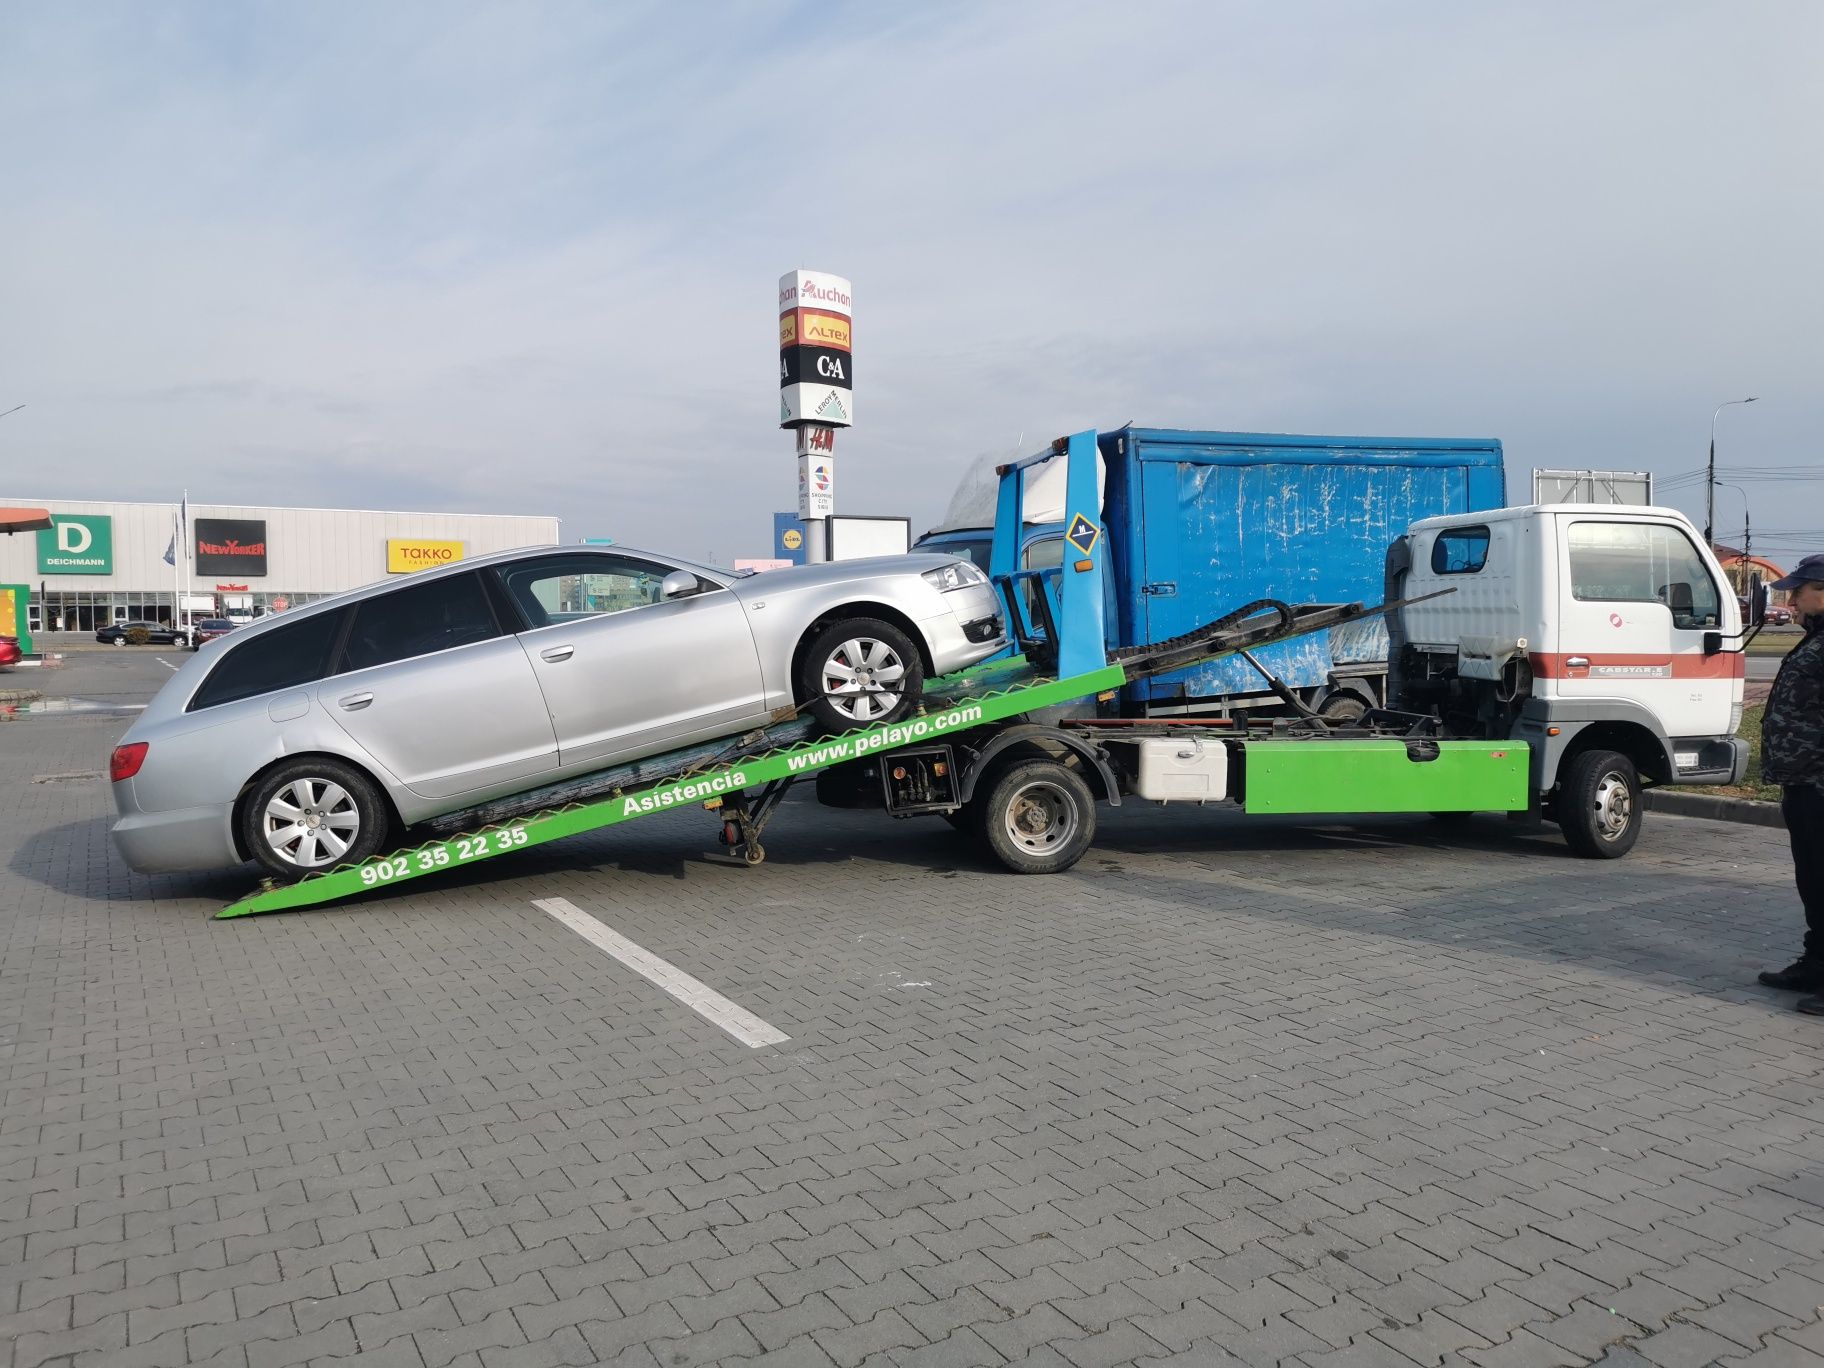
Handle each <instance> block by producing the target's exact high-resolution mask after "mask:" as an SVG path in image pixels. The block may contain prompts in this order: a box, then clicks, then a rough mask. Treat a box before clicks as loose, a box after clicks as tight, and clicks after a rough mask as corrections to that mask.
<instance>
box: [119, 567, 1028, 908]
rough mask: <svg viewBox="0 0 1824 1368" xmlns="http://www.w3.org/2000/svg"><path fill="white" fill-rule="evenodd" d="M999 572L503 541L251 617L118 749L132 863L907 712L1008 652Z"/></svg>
mask: <svg viewBox="0 0 1824 1368" xmlns="http://www.w3.org/2000/svg"><path fill="white" fill-rule="evenodd" d="M1005 644H1006V642H1005V641H1004V639H1003V637H1002V622H1001V614H1000V606H999V600H998V598H997V597H996V595H995V593H994V591H993V589H992V587H991V586H990V585H989V583H988V577H987V576H986V575H984V574H983V573H982V572H981V571H980V570H978V569H977V568H976V567H975V566H974V565H972V564H970V563H969V562H967V561H962V560H958V559H957V558H956V557H954V556H949V555H940V554H926V555H918V554H913V555H902V556H888V557H880V558H878V559H871V560H854V561H838V562H835V563H833V564H822V565H806V566H796V567H792V568H790V569H783V570H774V571H770V572H769V573H767V574H765V575H748V576H743V575H738V574H736V573H734V572H731V571H726V570H720V569H715V568H713V567H710V566H703V565H696V564H693V563H691V562H687V561H680V560H675V559H671V558H667V557H660V556H655V555H651V554H649V553H647V552H643V551H634V550H630V549H628V548H624V547H618V546H617V547H591V548H578V547H546V548H539V549H535V550H530V551H511V552H503V553H501V554H498V555H494V556H488V557H482V558H478V559H474V560H467V561H463V562H461V563H459V564H456V565H450V566H443V567H439V568H438V569H435V570H426V571H422V572H420V573H418V574H416V575H413V576H412V577H411V579H410V580H409V581H407V582H405V583H400V582H398V581H396V580H395V581H387V582H382V583H380V584H375V585H369V586H368V587H367V588H365V589H357V590H354V591H352V592H350V593H346V594H341V595H338V596H337V597H335V598H330V599H324V600H321V601H319V602H317V603H312V604H310V605H309V606H308V607H305V608H299V609H294V610H292V611H290V612H286V613H282V614H279V615H278V616H275V617H268V618H264V619H262V620H260V621H259V622H256V623H253V624H251V625H249V626H246V627H242V628H239V629H238V630H236V631H235V632H234V634H233V635H232V637H231V638H230V639H229V640H227V641H225V642H223V643H222V644H221V645H220V646H218V647H216V648H214V649H212V650H208V651H203V652H199V653H198V654H197V655H194V656H192V657H191V658H190V659H189V660H187V661H186V662H185V663H184V664H183V665H181V666H180V667H179V668H178V670H177V672H176V673H175V674H173V675H172V676H171V678H170V679H169V680H168V681H166V683H165V686H164V687H163V688H162V689H161V690H160V691H159V693H158V695H157V697H155V698H154V699H153V700H152V702H151V704H150V705H149V706H148V707H147V708H146V710H145V712H144V713H143V714H141V715H140V717H139V719H138V720H137V721H135V722H134V724H133V725H132V727H131V728H129V729H128V731H127V734H126V736H125V737H124V738H123V739H122V741H121V744H120V745H119V747H117V748H116V749H115V751H114V754H113V757H112V760H111V762H110V766H109V769H110V777H111V778H112V780H113V791H114V803H115V807H116V809H117V810H118V812H119V815H120V820H119V821H118V822H116V823H115V825H114V829H113V834H114V840H115V842H116V844H117V845H118V846H119V847H120V850H121V852H122V853H123V854H124V855H125V856H126V859H127V863H129V864H130V865H132V866H133V867H134V868H135V869H139V870H144V871H152V870H172V869H204V868H213V867H217V866H221V865H232V864H236V863H239V862H240V861H242V860H246V859H249V858H251V859H255V860H258V861H259V862H260V863H261V864H262V865H264V866H265V868H266V869H267V870H268V871H270V872H271V873H273V874H275V875H277V876H279V877H281V878H292V879H295V878H298V877H301V876H302V875H304V874H306V873H309V872H311V871H313V870H319V869H327V868H330V867H332V866H334V865H338V864H344V863H355V862H358V861H361V860H365V859H367V858H368V857H370V856H372V855H374V854H376V853H377V852H378V851H380V849H381V848H382V846H383V844H384V843H385V842H386V841H387V839H388V837H389V836H390V835H392V834H393V833H394V832H396V831H397V830H399V829H401V828H404V827H409V826H412V825H413V824H415V823H418V822H422V821H425V820H427V819H429V818H431V817H435V816H439V815H441V814H443V813H447V812H454V811H457V810H458V809H462V808H466V807H471V806H474V805H475V804H477V803H482V802H487V801H489V800H490V799H493V798H498V797H502V796H505V795H506V794H510V793H515V792H519V791H522V790H525V789H530V788H535V787H538V786H540V785H543V784H548V783H551V782H553V781H554V780H559V779H565V778H569V777H572V776H576V775H581V774H586V773H589V772H591V771H595V770H600V769H606V768H608V767H610V766H613V765H618V764H621V763H623V762H626V761H630V760H637V759H640V758H642V757H644V756H649V755H654V754H657V753H659V752H662V751H670V750H677V749H680V748H683V747H686V746H691V745H695V744H699V743H702V742H705V741H709V740H712V739H714V738H719V737H727V736H735V735H739V734H740V733H742V732H744V731H747V730H749V729H751V728H754V727H758V726H764V725H766V724H768V723H770V722H774V721H779V720H781V719H782V718H784V717H786V716H789V715H790V714H791V713H792V712H793V711H795V710H798V709H802V710H804V711H806V712H808V713H810V714H812V715H813V716H814V717H815V718H816V720H817V722H818V723H819V725H821V726H822V727H823V728H824V729H825V730H828V731H838V732H840V731H848V730H851V729H853V728H855V727H858V726H864V725H875V724H879V723H883V722H889V721H892V720H894V719H895V718H898V717H900V716H903V715H904V714H905V713H907V712H909V711H911V709H912V708H913V707H915V706H916V705H917V703H918V701H919V699H920V698H921V696H922V691H923V686H924V681H925V679H926V677H927V676H931V675H942V674H948V673H950V672H951V671H953V670H959V669H962V668H963V667H965V666H968V665H973V664H974V663H976V662H977V661H979V660H983V659H985V658H987V657H988V656H991V655H993V654H995V653H996V652H997V651H999V650H1000V649H1001V648H1002V647H1003V646H1004V645H1005Z"/></svg>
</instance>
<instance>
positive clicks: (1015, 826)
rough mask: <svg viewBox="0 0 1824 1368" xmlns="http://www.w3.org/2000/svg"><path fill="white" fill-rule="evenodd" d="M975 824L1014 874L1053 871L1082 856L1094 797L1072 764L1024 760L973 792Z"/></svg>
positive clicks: (1091, 833) (1090, 836)
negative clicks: (985, 788) (976, 794)
mask: <svg viewBox="0 0 1824 1368" xmlns="http://www.w3.org/2000/svg"><path fill="white" fill-rule="evenodd" d="M971 806H972V807H976V808H978V809H979V812H978V815H977V822H978V829H979V830H980V832H981V836H982V840H983V843H984V844H986V846H987V847H988V850H989V853H990V854H992V855H993V856H994V858H995V859H997V860H999V861H1000V862H1001V863H1002V864H1004V865H1006V866H1007V868H1009V869H1011V870H1012V871H1013V872H1014V873H1015V874H1056V873H1059V872H1060V871H1062V870H1066V869H1069V868H1070V867H1071V866H1072V865H1074V864H1075V863H1076V862H1077V861H1078V860H1080V859H1082V858H1083V852H1084V851H1086V850H1088V849H1089V844H1090V842H1091V841H1093V840H1094V839H1095V836H1096V800H1095V798H1094V797H1093V796H1092V795H1091V794H1090V791H1089V785H1088V784H1086V783H1084V782H1083V779H1082V776H1080V775H1079V774H1077V772H1076V771H1075V770H1072V769H1069V768H1068V767H1066V766H1064V765H1061V764H1059V763H1058V762H1057V761H1055V760H1027V761H1024V762H1022V763H1020V764H1017V765H1014V766H1012V767H1010V768H1009V769H1007V770H1004V771H1003V772H1002V773H1001V774H1000V775H999V776H997V777H996V779H995V781H994V783H993V784H992V785H990V787H989V789H988V792H987V793H986V794H983V795H981V796H979V797H978V798H977V799H976V801H975V802H974V803H972V804H971Z"/></svg>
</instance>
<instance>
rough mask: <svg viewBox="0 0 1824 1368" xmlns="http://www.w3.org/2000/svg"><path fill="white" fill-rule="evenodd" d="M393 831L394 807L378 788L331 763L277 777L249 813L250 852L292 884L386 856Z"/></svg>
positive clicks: (313, 761) (279, 771)
mask: <svg viewBox="0 0 1824 1368" xmlns="http://www.w3.org/2000/svg"><path fill="white" fill-rule="evenodd" d="M387 829H388V818H387V807H386V799H385V798H384V797H382V796H381V793H380V790H379V789H378V788H377V787H375V785H374V782H373V780H371V779H369V778H368V777H367V776H366V775H365V774H363V773H361V771H360V770H358V769H356V768H355V767H354V766H352V765H347V764H344V763H342V762H341V761H339V760H331V759H329V758H327V757H306V758H304V759H301V760H291V761H287V762H286V763H285V764H282V765H279V766H277V767H276V768H274V769H272V770H271V771H269V772H268V773H267V774H266V775H265V776H264V777H263V778H262V779H261V780H260V782H259V783H258V784H256V785H255V786H254V789H253V792H252V793H251V794H250V795H249V796H248V799H247V802H246V805H245V806H244V807H243V808H242V809H241V837H242V839H243V840H244V841H245V842H246V845H247V849H248V850H249V851H250V852H252V854H253V858H254V859H256V860H258V861H259V862H260V863H261V864H262V865H264V866H265V867H266V869H267V870H268V871H269V872H270V873H272V874H273V875H274V876H276V877H277V878H280V879H284V880H286V881H287V882H290V881H294V880H297V879H301V878H303V877H304V876H305V875H306V874H315V873H319V872H321V871H323V870H326V869H334V868H335V867H336V866H337V865H345V864H359V863H361V861H363V860H366V859H369V858H371V857H372V856H375V855H378V854H379V853H380V846H381V844H382V842H384V841H385V840H386V833H387Z"/></svg>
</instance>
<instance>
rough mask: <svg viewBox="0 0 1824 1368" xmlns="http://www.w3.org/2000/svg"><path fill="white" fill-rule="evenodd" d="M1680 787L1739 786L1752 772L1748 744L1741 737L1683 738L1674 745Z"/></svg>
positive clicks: (1677, 739)
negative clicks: (1698, 785)
mask: <svg viewBox="0 0 1824 1368" xmlns="http://www.w3.org/2000/svg"><path fill="white" fill-rule="evenodd" d="M1670 745H1671V750H1672V762H1673V765H1674V766H1675V768H1676V771H1677V774H1678V778H1677V780H1676V781H1675V782H1677V783H1680V784H1739V783H1741V782H1742V779H1743V778H1744V777H1745V776H1746V775H1747V773H1748V743H1747V742H1746V741H1744V740H1742V738H1741V737H1739V736H1679V737H1674V738H1673V739H1672V741H1671V743H1670Z"/></svg>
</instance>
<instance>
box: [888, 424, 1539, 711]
mask: <svg viewBox="0 0 1824 1368" xmlns="http://www.w3.org/2000/svg"><path fill="white" fill-rule="evenodd" d="M1098 446H1099V450H1100V455H1101V462H1102V475H1103V492H1102V522H1103V532H1104V535H1105V536H1106V537H1107V538H1108V552H1109V556H1108V566H1109V570H1110V574H1109V575H1108V577H1107V580H1106V584H1107V599H1108V601H1107V604H1106V612H1105V619H1106V624H1107V634H1108V645H1109V648H1110V649H1111V650H1112V649H1117V648H1122V647H1130V646H1140V645H1145V644H1146V643H1149V642H1158V641H1166V640H1169V639H1170V638H1172V637H1176V636H1179V635H1182V634H1183V633H1185V632H1189V631H1192V630H1194V629H1195V628H1197V627H1199V626H1202V625H1203V624H1204V623H1206V622H1210V621H1212V620H1214V619H1215V618H1218V617H1220V616H1222V615H1223V614H1224V613H1227V612H1229V611H1231V610H1232V609H1234V608H1238V607H1240V606H1241V605H1242V604H1244V603H1247V602H1250V601H1251V600H1254V599H1261V598H1274V599H1280V600H1282V601H1284V602H1287V603H1301V604H1316V603H1351V602H1362V603H1370V604H1372V603H1378V602H1380V601H1381V599H1382V597H1383V593H1382V586H1383V578H1384V573H1385V564H1384V562H1385V557H1386V553H1387V548H1388V546H1389V545H1391V544H1392V543H1393V542H1394V541H1395V540H1396V539H1398V538H1399V537H1401V536H1403V535H1404V534H1405V532H1406V529H1407V528H1408V527H1409V526H1410V525H1411V524H1412V523H1414V522H1416V521H1417V520H1418V519H1420V518H1429V517H1432V516H1434V515H1436V514H1440V513H1469V512H1475V511H1477V510H1480V509H1486V508H1499V507H1501V506H1502V505H1503V504H1504V503H1505V502H1506V477H1505V472H1504V469H1503V466H1502V456H1501V443H1500V442H1498V441H1496V440H1494V439H1492V438H1471V439H1456V438H1429V437H1311V436H1297V435H1291V434H1285V433H1263V432H1188V431H1178V430H1174V429H1168V428H1141V427H1131V426H1130V427H1125V428H1121V429H1119V430H1117V431H1114V432H1105V433H1102V434H1100V436H1099V439H1098ZM992 484H993V481H992V480H991V479H990V478H988V472H986V471H971V472H970V473H969V474H967V475H965V477H964V480H963V484H962V486H960V487H959V489H958V491H957V496H956V498H955V499H953V500H952V504H951V511H950V515H949V516H948V517H947V518H946V520H945V522H944V523H943V524H941V525H940V526H939V527H938V528H937V529H935V530H933V531H931V532H928V533H926V534H925V535H924V536H923V537H921V538H920V539H919V541H918V544H917V547H916V548H915V549H917V550H937V551H946V550H947V551H952V552H954V553H955V554H957V555H966V556H969V557H970V558H971V559H973V560H975V561H976V563H977V564H979V565H981V566H982V568H983V569H987V568H988V566H989V561H990V550H991V546H992V540H993V535H994V516H993V506H992V503H989V502H986V501H985V500H984V499H982V498H981V497H980V493H981V492H982V491H987V490H989V489H991V488H992ZM1048 498H1049V496H1048V494H1047V493H1046V492H1045V491H1044V490H1042V489H1034V490H1030V491H1029V492H1028V496H1027V505H1026V510H1025V518H1026V522H1025V526H1024V528H1023V530H1022V533H1021V545H1020V547H1019V549H1018V554H1017V557H1016V558H1014V560H1015V563H1016V564H1017V565H1018V566H1019V568H1021V569H1039V568H1042V567H1044V566H1050V565H1057V564H1059V563H1060V562H1061V560H1062V555H1063V547H1064V542H1063V533H1064V527H1063V517H1064V514H1063V511H1062V507H1061V505H1059V506H1057V507H1052V506H1049V504H1048ZM977 509H979V510H980V511H979V513H978V512H977V511H976V510H977ZM1256 659H1258V660H1259V661H1260V663H1261V665H1262V666H1263V667H1264V668H1266V669H1267V670H1270V671H1271V672H1272V673H1273V674H1274V675H1276V676H1277V677H1278V678H1279V679H1280V680H1281V681H1283V682H1284V684H1285V685H1286V686H1287V687H1288V688H1290V689H1291V690H1292V691H1293V692H1294V693H1295V694H1296V695H1297V696H1298V698H1299V700H1300V701H1301V702H1302V703H1303V704H1304V705H1305V706H1307V707H1310V708H1313V709H1316V710H1317V711H1319V712H1322V713H1324V714H1326V715H1327V716H1330V717H1333V718H1339V719H1340V718H1350V717H1356V716H1360V715H1361V713H1362V712H1363V711H1364V710H1366V709H1367V708H1370V707H1374V706H1378V705H1380V704H1382V703H1384V702H1385V701H1386V687H1387V627H1386V622H1385V619H1383V618H1380V617H1375V618H1370V619H1367V620H1366V621H1360V622H1354V623H1350V624H1347V625H1345V626H1343V627H1339V628H1335V629H1333V630H1332V631H1331V632H1330V633H1328V634H1327V635H1326V634H1322V633H1320V634H1317V635H1315V636H1311V637H1306V638H1302V639H1300V640H1297V641H1291V642H1285V643H1282V644H1280V645H1278V646H1273V647H1269V648H1267V649H1266V650H1263V651H1261V652H1258V653H1257V654H1256ZM1122 704H1123V711H1124V712H1127V713H1129V714H1130V715H1146V716H1171V715H1174V714H1184V715H1199V714H1211V713H1214V714H1226V713H1228V712H1230V711H1231V710H1236V709H1241V710H1247V711H1252V712H1256V713H1263V712H1264V713H1271V712H1277V711H1281V710H1283V709H1284V705H1283V704H1282V703H1281V702H1280V700H1279V699H1278V698H1277V697H1276V696H1275V695H1274V694H1273V693H1271V692H1270V691H1269V690H1268V689H1267V687H1266V682H1265V680H1264V679H1263V678H1262V676H1261V674H1260V673H1259V671H1257V670H1255V669H1254V667H1253V666H1251V665H1250V664H1249V663H1248V662H1247V661H1245V660H1243V659H1241V658H1239V657H1230V658H1228V659H1223V660H1216V661H1210V662H1208V663H1206V664H1203V665H1198V666H1195V667H1193V668H1191V669H1188V670H1182V671H1178V672H1176V673H1173V674H1167V675H1162V676H1159V677H1157V678H1153V679H1145V680H1141V681H1139V682H1137V683H1134V684H1130V685H1129V686H1128V687H1127V689H1126V690H1125V691H1124V693H1123V696H1122Z"/></svg>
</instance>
